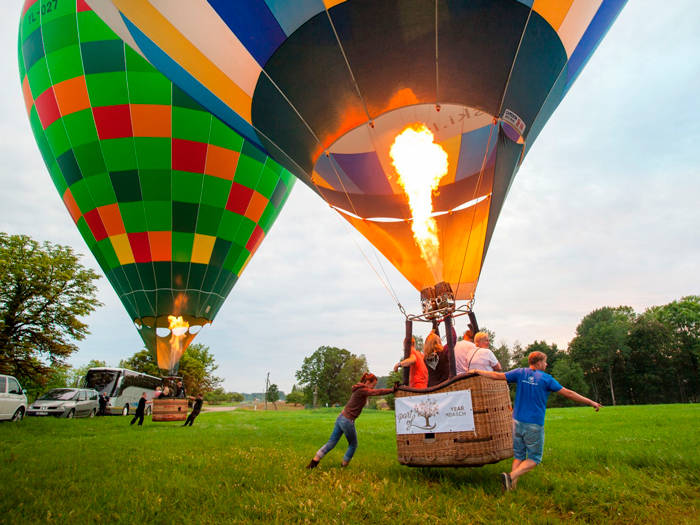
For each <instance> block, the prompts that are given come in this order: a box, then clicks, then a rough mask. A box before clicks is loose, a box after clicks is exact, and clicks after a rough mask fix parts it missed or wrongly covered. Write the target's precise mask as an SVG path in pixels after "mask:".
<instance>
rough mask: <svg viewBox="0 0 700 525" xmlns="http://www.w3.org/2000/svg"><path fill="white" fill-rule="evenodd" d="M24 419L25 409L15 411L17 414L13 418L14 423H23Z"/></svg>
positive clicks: (20, 408)
mask: <svg viewBox="0 0 700 525" xmlns="http://www.w3.org/2000/svg"><path fill="white" fill-rule="evenodd" d="M23 418H24V409H23V408H22V407H19V408H18V409H17V410H15V413H14V415H13V416H12V421H22V419H23Z"/></svg>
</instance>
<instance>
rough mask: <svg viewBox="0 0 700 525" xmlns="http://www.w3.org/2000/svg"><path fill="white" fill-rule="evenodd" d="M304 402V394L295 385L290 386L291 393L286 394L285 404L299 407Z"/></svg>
mask: <svg viewBox="0 0 700 525" xmlns="http://www.w3.org/2000/svg"><path fill="white" fill-rule="evenodd" d="M303 402H304V392H303V391H302V390H301V389H299V388H298V387H297V386H296V385H293V386H292V391H291V392H290V393H289V394H287V403H291V404H292V405H295V406H296V405H301V404H302V403H303Z"/></svg>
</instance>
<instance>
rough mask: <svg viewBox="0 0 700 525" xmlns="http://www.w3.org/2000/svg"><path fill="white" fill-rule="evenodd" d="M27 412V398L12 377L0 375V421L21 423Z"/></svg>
mask: <svg viewBox="0 0 700 525" xmlns="http://www.w3.org/2000/svg"><path fill="white" fill-rule="evenodd" d="M26 412H27V396H26V395H25V394H24V390H22V387H21V386H19V381H17V380H16V379H15V378H14V377H12V376H5V375H0V421H3V420H5V421H6V420H12V421H21V420H22V418H23V417H24V414H26Z"/></svg>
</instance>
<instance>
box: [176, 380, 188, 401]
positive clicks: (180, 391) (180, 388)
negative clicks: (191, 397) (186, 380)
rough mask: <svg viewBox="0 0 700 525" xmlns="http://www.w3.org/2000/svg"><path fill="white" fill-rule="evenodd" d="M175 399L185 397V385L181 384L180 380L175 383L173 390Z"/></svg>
mask: <svg viewBox="0 0 700 525" xmlns="http://www.w3.org/2000/svg"><path fill="white" fill-rule="evenodd" d="M175 397H179V398H182V399H184V398H185V397H187V396H186V394H185V385H183V384H182V380H179V381H178V382H177V385H176V388H175Z"/></svg>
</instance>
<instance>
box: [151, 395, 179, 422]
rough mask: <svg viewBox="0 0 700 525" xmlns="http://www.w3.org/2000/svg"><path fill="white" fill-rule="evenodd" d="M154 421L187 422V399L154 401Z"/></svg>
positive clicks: (167, 398) (176, 398) (168, 398)
mask: <svg viewBox="0 0 700 525" xmlns="http://www.w3.org/2000/svg"><path fill="white" fill-rule="evenodd" d="M152 414H153V419H152V420H153V421H185V420H186V419H187V399H184V398H178V397H175V398H170V397H166V398H163V399H160V398H156V399H154V400H153V412H152Z"/></svg>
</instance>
